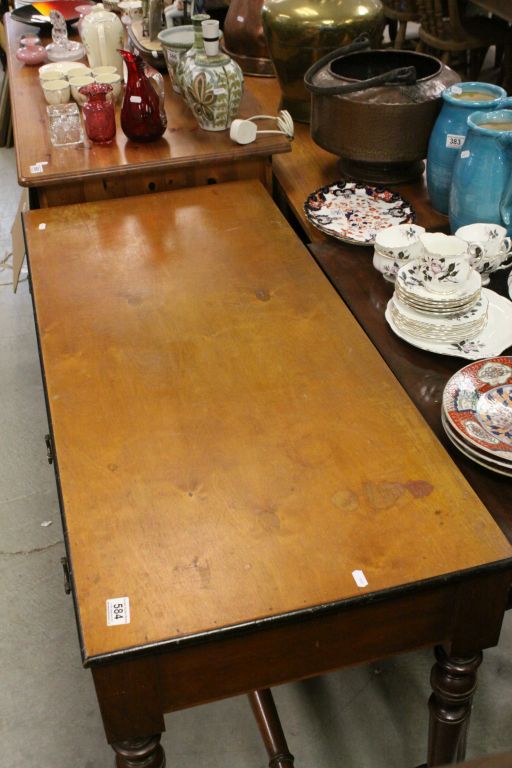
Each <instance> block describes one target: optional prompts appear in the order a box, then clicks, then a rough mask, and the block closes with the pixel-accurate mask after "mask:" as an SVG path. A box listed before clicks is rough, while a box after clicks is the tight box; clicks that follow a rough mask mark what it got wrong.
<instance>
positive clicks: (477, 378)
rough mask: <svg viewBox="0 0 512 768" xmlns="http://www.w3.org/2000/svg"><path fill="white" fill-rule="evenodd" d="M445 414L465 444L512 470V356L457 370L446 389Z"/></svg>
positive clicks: (484, 361) (492, 359)
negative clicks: (503, 463) (503, 461)
mask: <svg viewBox="0 0 512 768" xmlns="http://www.w3.org/2000/svg"><path fill="white" fill-rule="evenodd" d="M443 413H444V416H445V418H446V420H447V422H448V424H449V425H450V427H451V428H452V429H453V430H454V431H455V432H456V433H458V435H460V437H461V438H462V439H463V441H464V442H465V443H468V444H469V445H471V446H473V448H474V449H477V450H478V451H480V452H483V453H484V454H489V455H490V456H495V457H500V458H502V459H506V460H507V461H509V462H510V463H511V467H512V357H509V356H501V357H493V358H489V359H487V360H479V361H478V362H476V363H472V364H471V365H466V366H465V367H464V368H462V369H461V370H460V371H457V373H456V374H454V375H453V376H452V377H451V379H450V380H449V381H448V383H447V385H446V387H445V390H444V393H443Z"/></svg>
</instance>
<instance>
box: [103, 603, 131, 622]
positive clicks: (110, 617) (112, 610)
mask: <svg viewBox="0 0 512 768" xmlns="http://www.w3.org/2000/svg"><path fill="white" fill-rule="evenodd" d="M129 623H130V598H129V597H112V598H110V600H107V626H108V627H117V626H118V625H119V624H129Z"/></svg>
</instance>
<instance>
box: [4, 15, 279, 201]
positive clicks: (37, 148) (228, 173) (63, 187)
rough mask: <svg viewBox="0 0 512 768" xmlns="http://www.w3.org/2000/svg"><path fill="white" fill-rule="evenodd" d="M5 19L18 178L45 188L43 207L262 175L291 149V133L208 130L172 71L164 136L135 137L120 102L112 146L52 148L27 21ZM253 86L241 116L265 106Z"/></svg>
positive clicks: (247, 87)
mask: <svg viewBox="0 0 512 768" xmlns="http://www.w3.org/2000/svg"><path fill="white" fill-rule="evenodd" d="M4 19H5V20H6V29H7V35H8V43H9V45H8V56H9V78H10V88H11V101H12V109H13V125H14V134H15V145H16V158H17V164H18V179H19V183H20V184H21V185H22V186H28V187H32V188H35V189H36V190H40V192H41V196H42V198H41V203H42V204H43V205H46V204H52V205H56V204H57V205H58V204H66V203H72V202H81V201H83V200H94V199H103V198H108V197H123V196H126V195H131V194H142V193H143V192H145V191H149V192H152V191H162V190H168V189H169V188H171V187H172V188H175V187H180V186H193V185H195V184H205V183H207V182H208V180H209V179H210V180H211V179H213V180H215V181H225V180H228V179H231V180H232V179H237V178H248V177H254V176H256V177H261V175H262V170H261V169H262V168H264V161H265V159H266V158H269V157H270V156H271V155H273V154H275V153H280V152H288V151H289V148H290V143H289V141H288V139H287V138H286V137H285V136H284V135H263V136H260V137H258V141H257V142H255V143H253V144H247V145H244V146H242V145H239V144H235V143H234V142H233V141H231V139H230V138H229V132H228V131H220V132H211V131H203V130H201V129H200V128H199V127H198V125H197V122H196V120H195V118H194V116H193V115H192V113H191V111H190V110H189V108H188V107H187V106H186V104H185V102H184V101H183V99H182V98H181V97H180V96H178V95H177V94H176V93H174V91H172V88H171V86H170V81H169V78H168V77H167V76H165V77H164V80H165V87H166V101H165V109H166V113H167V120H168V127H167V130H166V132H165V134H164V135H163V137H162V138H161V139H159V140H158V141H155V142H151V143H149V144H136V143H134V142H132V141H129V140H128V139H127V138H126V136H125V135H124V133H123V132H122V130H121V127H120V125H119V114H120V109H119V107H118V109H117V133H116V137H115V140H114V141H113V142H112V144H111V145H95V144H91V143H90V142H88V140H87V139H86V140H85V144H84V145H77V146H73V147H52V146H51V144H50V138H49V132H48V118H47V115H46V102H45V100H44V96H43V92H42V89H41V87H40V84H39V77H38V68H37V67H26V66H24V65H23V64H21V63H20V62H19V61H18V60H17V59H16V57H15V51H16V48H17V40H18V37H19V35H20V31H21V30H23V29H25V28H26V26H25V25H20V24H19V23H18V22H16V21H13V20H12V19H11V18H10V16H9V14H6V16H5V17H4ZM251 89H252V80H251V79H247V80H246V84H245V89H244V95H243V99H242V104H241V107H240V116H241V117H250V116H251V115H255V114H259V113H261V111H262V108H261V105H260V104H259V102H258V100H257V99H256V98H255V97H254V95H253V93H252V90H251ZM38 163H47V164H46V165H43V166H42V171H41V172H36V173H33V172H32V170H31V169H32V168H33V166H37V164H38ZM216 172H217V174H218V175H216ZM262 180H263V179H262Z"/></svg>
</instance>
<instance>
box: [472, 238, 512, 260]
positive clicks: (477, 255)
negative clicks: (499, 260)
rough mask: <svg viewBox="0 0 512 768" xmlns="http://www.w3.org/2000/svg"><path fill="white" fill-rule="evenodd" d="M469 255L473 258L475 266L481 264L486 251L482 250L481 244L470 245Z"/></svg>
mask: <svg viewBox="0 0 512 768" xmlns="http://www.w3.org/2000/svg"><path fill="white" fill-rule="evenodd" d="M506 239H508V238H506ZM468 253H469V255H470V256H471V258H472V259H473V260H474V263H475V264H480V262H481V261H482V259H483V257H484V256H485V250H484V249H483V248H482V246H481V245H480V243H469V245H468Z"/></svg>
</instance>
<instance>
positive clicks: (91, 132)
mask: <svg viewBox="0 0 512 768" xmlns="http://www.w3.org/2000/svg"><path fill="white" fill-rule="evenodd" d="M79 93H81V94H82V95H84V96H87V101H86V102H85V104H84V106H83V110H82V114H83V118H84V125H85V132H86V134H87V136H88V137H89V139H90V140H91V141H94V142H96V143H97V144H107V143H108V142H110V141H112V139H113V138H114V136H115V135H116V111H115V106H114V102H113V101H112V99H111V97H110V96H109V98H107V96H108V95H109V94H111V93H112V86H111V85H109V84H108V83H92V84H91V85H83V86H82V87H81V88H80V89H79Z"/></svg>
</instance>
